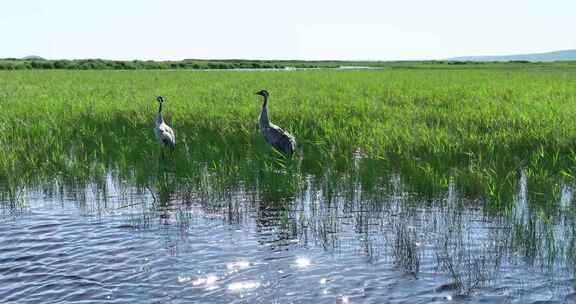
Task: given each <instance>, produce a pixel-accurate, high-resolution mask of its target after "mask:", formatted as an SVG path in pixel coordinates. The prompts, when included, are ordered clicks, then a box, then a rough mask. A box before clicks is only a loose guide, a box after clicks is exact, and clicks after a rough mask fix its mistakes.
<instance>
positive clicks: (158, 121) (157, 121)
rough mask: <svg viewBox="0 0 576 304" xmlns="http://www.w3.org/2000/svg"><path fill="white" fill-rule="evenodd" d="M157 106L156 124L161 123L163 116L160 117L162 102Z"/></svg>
mask: <svg viewBox="0 0 576 304" xmlns="http://www.w3.org/2000/svg"><path fill="white" fill-rule="evenodd" d="M159 104H160V105H159V106H158V115H157V116H156V124H162V123H163V122H164V117H162V102H160V103H159Z"/></svg>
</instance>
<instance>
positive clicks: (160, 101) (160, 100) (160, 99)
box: [156, 96, 164, 103]
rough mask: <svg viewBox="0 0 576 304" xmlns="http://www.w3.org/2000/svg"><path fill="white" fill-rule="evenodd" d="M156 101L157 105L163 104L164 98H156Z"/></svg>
mask: <svg viewBox="0 0 576 304" xmlns="http://www.w3.org/2000/svg"><path fill="white" fill-rule="evenodd" d="M156 100H158V102H159V103H163V102H164V97H162V96H158V97H156Z"/></svg>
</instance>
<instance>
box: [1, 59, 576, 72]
mask: <svg viewBox="0 0 576 304" xmlns="http://www.w3.org/2000/svg"><path fill="white" fill-rule="evenodd" d="M509 63H516V64H538V63H533V62H528V61H512V62H509ZM509 63H506V62H479V61H442V60H435V61H304V60H240V59H229V60H202V59H185V60H180V61H153V60H147V61H143V60H130V61H126V60H105V59H76V60H48V59H41V58H34V59H16V58H5V59H0V70H31V69H44V70H54V69H59V70H163V69H165V70H169V69H170V70H174V69H191V70H215V69H290V68H301V69H305V68H339V67H372V68H377V67H388V68H395V67H400V68H443V67H444V68H449V67H450V66H454V65H458V66H467V67H474V66H485V67H486V66H489V67H502V66H503V65H504V66H509ZM566 63H567V64H571V65H573V64H574V63H576V62H566V61H565V62H556V63H546V64H566Z"/></svg>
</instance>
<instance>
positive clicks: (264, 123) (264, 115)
mask: <svg viewBox="0 0 576 304" xmlns="http://www.w3.org/2000/svg"><path fill="white" fill-rule="evenodd" d="M260 125H261V126H266V127H267V126H269V125H270V121H269V120H268V96H264V103H263V104H262V112H260Z"/></svg>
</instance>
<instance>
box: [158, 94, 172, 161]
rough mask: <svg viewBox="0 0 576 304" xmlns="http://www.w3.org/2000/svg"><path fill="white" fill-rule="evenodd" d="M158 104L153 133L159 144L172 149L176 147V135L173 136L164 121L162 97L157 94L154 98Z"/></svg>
mask: <svg viewBox="0 0 576 304" xmlns="http://www.w3.org/2000/svg"><path fill="white" fill-rule="evenodd" d="M156 99H157V100H158V103H159V104H160V106H159V107H158V115H157V116H156V127H155V128H154V133H155V134H156V138H157V139H158V142H159V143H160V145H162V146H165V147H168V148H170V149H172V150H174V148H175V147H176V137H175V136H174V130H172V128H170V126H168V125H167V124H166V123H165V122H164V117H162V104H163V103H164V98H162V96H158V98H156Z"/></svg>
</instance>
